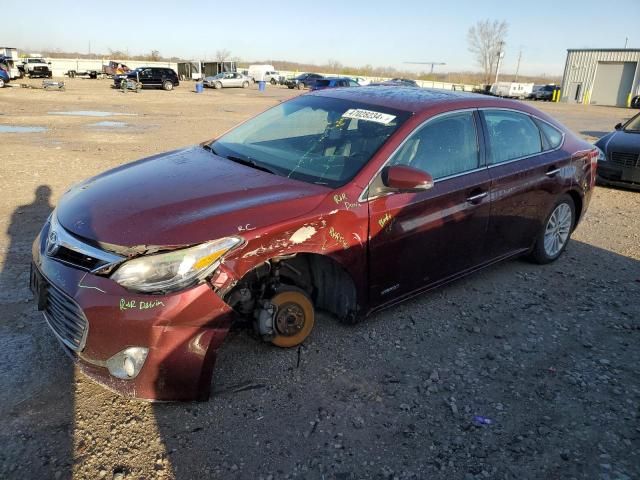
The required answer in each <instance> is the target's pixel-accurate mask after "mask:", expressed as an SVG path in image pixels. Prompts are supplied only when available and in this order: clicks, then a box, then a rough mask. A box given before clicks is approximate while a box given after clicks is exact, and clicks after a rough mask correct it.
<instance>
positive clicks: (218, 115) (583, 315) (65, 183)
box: [0, 79, 640, 480]
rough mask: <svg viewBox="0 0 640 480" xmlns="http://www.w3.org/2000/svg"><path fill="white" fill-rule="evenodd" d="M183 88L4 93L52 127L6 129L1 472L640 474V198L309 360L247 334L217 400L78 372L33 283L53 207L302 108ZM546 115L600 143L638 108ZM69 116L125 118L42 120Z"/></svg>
mask: <svg viewBox="0 0 640 480" xmlns="http://www.w3.org/2000/svg"><path fill="white" fill-rule="evenodd" d="M34 84H37V82H34ZM190 90H192V86H191V85H189V84H186V85H184V86H181V87H179V88H178V89H177V90H176V91H174V92H163V91H143V92H142V93H140V94H135V93H130V94H126V95H125V94H122V93H120V92H118V91H114V90H111V89H110V88H109V82H107V81H100V80H80V79H76V80H75V81H69V82H68V88H67V90H66V91H65V92H45V91H42V90H30V89H22V88H8V89H3V90H0V112H1V113H0V127H6V126H9V125H11V126H37V127H44V128H46V130H45V131H42V132H32V133H0V142H1V143H0V144H1V145H2V162H1V163H0V191H1V192H2V194H1V195H0V230H1V231H2V233H0V311H1V312H2V313H0V385H1V388H0V423H1V424H2V425H3V428H2V430H1V431H0V445H2V448H1V449H0V478H21V479H22V478H42V479H44V478H55V479H64V478H71V477H73V478H83V479H84V478H87V479H96V478H107V479H111V478H114V479H120V478H145V479H150V478H178V479H193V478H224V479H227V478H248V479H258V478H262V479H275V478H310V479H321V478H322V479H331V478H334V479H359V478H379V479H387V478H389V479H391V478H398V479H405V478H420V479H448V480H450V479H464V480H467V479H484V478H490V479H519V480H521V479H571V478H575V479H596V478H599V479H611V480H616V479H619V480H623V479H633V478H640V367H639V365H640V193H633V192H628V191H623V190H615V189H607V188H597V190H596V193H595V196H594V199H593V201H592V204H591V207H590V210H589V212H588V214H587V216H586V219H585V220H584V222H583V223H582V224H581V225H580V227H579V228H578V230H577V231H576V232H575V234H574V237H573V241H572V243H571V244H570V245H569V248H568V250H567V252H566V254H565V255H564V256H563V257H562V258H561V259H560V260H559V261H558V262H557V263H555V264H552V265H548V266H543V267H541V266H535V265H531V264H529V263H526V262H524V261H512V262H508V263H505V264H501V265H498V266H495V267H493V268H491V269H489V270H487V271H484V272H482V273H480V274H476V275H474V276H472V277H470V278H467V279H465V280H462V281H459V282H457V283H455V284H453V285H450V286H448V287H445V288H442V289H440V290H438V291H435V292H432V293H428V294H424V295H422V296H420V297H418V298H416V299H414V300H412V301H410V302H408V303H405V304H403V305H401V306H400V307H397V308H394V309H391V310H388V311H385V312H383V313H380V314H377V315H375V316H374V317H373V318H370V319H369V320H367V321H366V322H364V323H361V324H359V325H357V326H354V327H347V326H343V325H340V324H338V323H337V322H336V321H334V320H333V319H331V318H324V317H323V318H322V319H321V322H320V324H319V325H318V326H317V327H316V330H315V331H314V333H313V334H312V336H311V339H310V341H308V342H307V343H306V344H305V346H304V347H303V348H301V349H300V350H280V349H277V348H274V347H271V346H269V345H267V344H262V343H258V342H257V341H256V340H254V339H252V338H251V337H250V336H249V335H247V334H246V333H244V332H237V333H234V334H232V335H231V336H230V337H229V339H228V341H227V343H226V345H225V346H224V347H223V349H222V352H221V358H220V360H219V362H218V364H217V368H216V375H215V378H214V389H215V394H214V395H213V396H212V398H211V400H209V401H208V402H205V403H187V404H149V403H143V402H139V401H131V400H128V399H125V398H121V397H118V396H116V395H114V394H112V393H110V392H108V391H105V390H104V389H102V388H101V387H99V386H96V385H94V384H93V383H92V382H91V381H88V380H87V379H85V378H84V377H82V375H80V374H79V373H78V372H76V370H75V369H74V366H73V364H72V363H71V362H70V361H69V360H68V359H67V357H66V356H65V355H64V354H63V352H62V350H61V348H60V347H59V346H58V344H57V342H56V340H55V339H54V337H53V335H52V334H51V333H50V332H49V331H48V329H47V327H46V325H45V323H44V321H43V319H42V316H41V315H40V314H39V313H37V312H36V311H35V306H34V305H33V302H32V301H31V300H30V298H31V296H30V293H29V291H28V287H27V284H28V271H29V258H30V243H31V241H32V239H33V238H34V236H35V235H36V232H37V230H38V229H39V227H40V226H41V225H42V223H43V221H44V219H45V218H46V216H47V215H48V213H49V211H50V210H51V208H52V207H53V206H54V205H55V204H56V202H57V201H58V199H59V198H60V196H61V195H62V194H63V193H64V192H65V190H66V189H67V188H68V187H69V186H70V185H71V184H73V183H74V182H76V181H79V180H81V179H83V178H85V177H88V176H91V175H94V174H96V173H98V172H101V171H103V170H105V169H107V168H110V167H114V166H116V165H119V164H121V163H123V162H127V161H129V160H133V159H136V158H140V157H143V156H146V155H150V154H152V153H156V152H161V151H165V150H169V149H172V148H175V147H179V146H182V145H187V144H191V143H195V142H198V141H201V140H204V139H206V138H209V137H212V136H215V135H217V134H219V133H221V132H223V131H224V130H226V129H227V128H229V127H231V126H232V125H234V124H236V123H238V122H239V121H241V120H242V119H244V118H246V117H248V116H250V115H252V114H254V113H256V112H258V111H260V110H262V109H264V108H266V107H268V106H270V105H273V104H275V103H277V102H279V101H281V100H282V99H285V98H288V97H290V96H292V95H297V92H293V91H290V90H287V89H283V88H268V89H267V92H266V93H263V94H261V93H259V92H258V91H257V90H255V89H252V90H241V89H236V90H230V89H229V90H223V91H213V90H207V91H205V93H204V94H200V95H196V94H195V93H192V92H191V91H190ZM537 106H539V107H540V108H542V109H544V110H546V111H549V112H551V113H552V114H553V115H555V116H556V117H557V118H559V119H560V120H561V121H563V122H564V123H565V124H566V125H568V126H569V127H570V128H572V129H573V130H574V131H576V132H578V133H580V134H581V135H583V136H585V137H586V138H589V139H594V138H597V137H598V136H600V135H602V134H603V133H604V132H606V131H608V130H610V129H611V128H612V127H613V125H614V124H615V123H617V122H618V121H620V120H622V119H624V118H628V117H629V116H630V115H631V113H632V112H631V111H629V110H625V109H616V108H606V107H585V106H569V105H562V104H539V105H537ZM76 110H85V111H87V110H95V111H108V112H114V113H116V114H117V115H111V116H108V117H104V118H98V117H87V116H67V115H51V114H50V112H60V111H76ZM125 114H126V115H125ZM103 121H108V122H123V123H124V124H125V125H122V124H120V123H116V124H102V125H95V124H97V123H98V122H103ZM298 360H299V365H298ZM477 415H480V416H484V417H487V418H489V419H491V424H485V425H480V424H477V423H474V420H473V419H474V416H477Z"/></svg>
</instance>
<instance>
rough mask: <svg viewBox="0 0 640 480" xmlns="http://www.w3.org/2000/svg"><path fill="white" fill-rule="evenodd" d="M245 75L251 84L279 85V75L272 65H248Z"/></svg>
mask: <svg viewBox="0 0 640 480" xmlns="http://www.w3.org/2000/svg"><path fill="white" fill-rule="evenodd" d="M246 75H247V76H248V77H250V78H251V80H252V81H253V82H260V81H264V82H269V83H271V85H277V84H278V83H280V77H281V75H280V73H279V72H278V71H277V70H276V69H275V68H274V66H273V65H249V68H248V70H247V73H246Z"/></svg>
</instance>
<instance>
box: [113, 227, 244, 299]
mask: <svg viewBox="0 0 640 480" xmlns="http://www.w3.org/2000/svg"><path fill="white" fill-rule="evenodd" d="M241 242H242V240H241V239H239V238H237V237H227V238H222V239H220V240H215V241H212V242H207V243H203V244H201V245H196V246H195V247H190V248H184V249H181V250H175V251H173V252H168V253H160V254H156V255H147V256H144V257H140V258H135V259H133V260H129V261H128V262H125V263H123V264H122V265H121V266H120V268H118V270H116V271H115V273H114V274H113V275H111V279H112V280H114V281H116V282H118V283H119V284H120V285H122V286H123V287H125V288H128V289H131V290H135V291H139V292H147V293H148V292H166V291H175V290H181V289H183V288H186V287H189V286H191V285H194V284H196V283H198V282H199V281H200V280H202V279H203V278H205V277H207V276H208V275H210V274H211V273H212V272H213V271H214V270H215V269H216V268H218V265H220V262H221V259H222V256H223V255H224V254H225V253H227V252H228V251H229V250H231V249H232V248H234V247H235V246H237V245H238V244H240V243H241Z"/></svg>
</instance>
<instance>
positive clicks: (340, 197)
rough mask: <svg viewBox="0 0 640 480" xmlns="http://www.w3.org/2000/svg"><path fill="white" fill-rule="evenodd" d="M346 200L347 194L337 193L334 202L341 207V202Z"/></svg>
mask: <svg viewBox="0 0 640 480" xmlns="http://www.w3.org/2000/svg"><path fill="white" fill-rule="evenodd" d="M346 200H347V194H346V193H345V192H342V193H336V194H335V195H334V196H333V201H334V202H336V203H337V204H338V205H340V202H344V201H346Z"/></svg>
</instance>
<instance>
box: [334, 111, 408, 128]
mask: <svg viewBox="0 0 640 480" xmlns="http://www.w3.org/2000/svg"><path fill="white" fill-rule="evenodd" d="M342 116H343V117H344V118H355V119H357V120H366V121H369V122H376V123H382V124H383V125H388V124H389V123H391V122H392V121H393V120H394V119H395V118H396V116H395V115H389V114H388V113H380V112H374V111H372V110H363V109H361V108H350V109H349V110H347V111H346V112H344V113H343V114H342Z"/></svg>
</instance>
